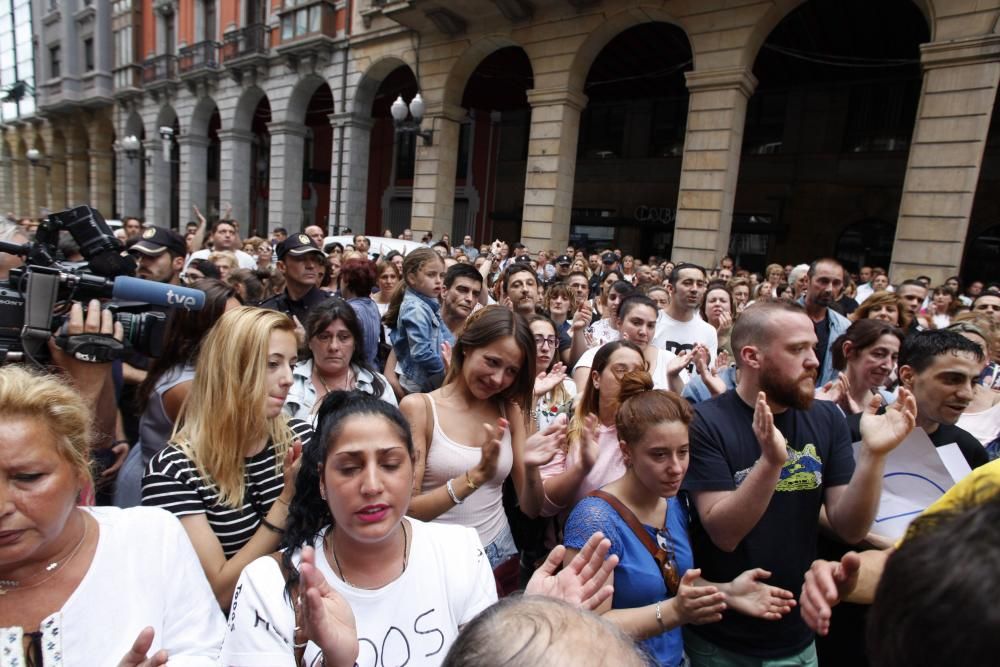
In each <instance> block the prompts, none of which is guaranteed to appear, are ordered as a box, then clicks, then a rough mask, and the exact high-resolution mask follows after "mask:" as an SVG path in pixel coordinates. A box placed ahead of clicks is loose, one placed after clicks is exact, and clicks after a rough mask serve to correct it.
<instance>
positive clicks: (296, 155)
mask: <svg viewBox="0 0 1000 667" xmlns="http://www.w3.org/2000/svg"><path fill="white" fill-rule="evenodd" d="M267 128H268V130H269V131H270V132H271V177H270V180H269V186H268V190H269V193H270V199H269V200H268V207H267V211H268V214H267V226H268V230H267V233H268V236H270V234H271V232H272V231H274V228H275V227H284V228H285V229H287V230H288V231H289V233H292V232H298V231H301V230H302V227H303V225H302V221H303V215H302V159H303V152H304V150H305V136H306V126H305V125H303V124H301V123H291V122H275V123H269V124H268V126H267Z"/></svg>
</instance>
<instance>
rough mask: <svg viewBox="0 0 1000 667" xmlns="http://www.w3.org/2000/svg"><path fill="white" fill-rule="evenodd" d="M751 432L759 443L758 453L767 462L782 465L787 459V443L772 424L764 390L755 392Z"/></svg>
mask: <svg viewBox="0 0 1000 667" xmlns="http://www.w3.org/2000/svg"><path fill="white" fill-rule="evenodd" d="M753 433H754V435H755V436H757V443H758V444H760V453H761V455H762V456H763V457H764V460H766V461H767V462H768V463H773V464H775V465H779V466H780V465H784V463H785V461H787V460H788V445H787V444H786V443H785V436H783V435H781V431H779V430H778V428H777V427H776V426H775V425H774V415H773V414H772V413H771V406H769V405H768V404H767V396H766V395H765V394H764V392H762V391H761V392H758V393H757V404H756V405H755V406H754V409H753Z"/></svg>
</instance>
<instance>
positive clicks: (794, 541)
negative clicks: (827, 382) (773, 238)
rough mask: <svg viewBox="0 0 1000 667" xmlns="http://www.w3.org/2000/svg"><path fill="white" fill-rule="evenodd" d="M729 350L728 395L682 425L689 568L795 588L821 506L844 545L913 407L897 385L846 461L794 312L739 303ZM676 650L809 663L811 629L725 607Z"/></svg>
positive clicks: (805, 323)
mask: <svg viewBox="0 0 1000 667" xmlns="http://www.w3.org/2000/svg"><path fill="white" fill-rule="evenodd" d="M731 345H732V349H733V354H734V356H735V358H736V364H737V366H738V368H739V371H740V375H739V381H738V382H737V385H736V389H734V390H732V391H729V392H726V393H725V394H722V395H721V396H718V397H716V398H715V399H712V400H710V401H706V402H703V403H699V404H698V405H697V406H696V407H695V418H694V420H693V421H692V423H691V429H690V440H691V463H690V467H689V468H688V473H687V478H686V479H685V482H684V488H685V489H686V490H687V491H688V492H689V493H690V495H691V498H692V501H693V503H692V520H691V546H692V549H693V552H694V561H695V563H697V564H698V566H699V567H700V568H701V570H702V576H704V577H705V578H706V579H708V580H710V581H729V580H731V579H733V578H734V577H736V576H737V575H738V574H739V573H741V572H742V571H744V570H746V569H749V568H754V567H762V568H764V569H766V570H768V571H770V572H771V573H772V576H771V578H770V579H769V580H768V583H770V584H773V585H775V586H780V587H782V588H786V589H789V590H793V591H797V590H799V589H800V587H801V586H802V581H803V576H804V574H805V572H806V570H808V569H809V566H810V564H811V563H812V561H813V559H814V558H815V557H816V538H817V532H818V521H819V512H820V508H821V507H823V506H825V507H826V513H827V516H828V517H829V523H830V525H831V527H832V528H833V530H834V531H835V532H836V533H837V534H838V535H839V536H840V537H841V538H842V539H844V540H845V541H847V542H850V543H853V542H858V541H860V540H861V539H863V538H864V536H865V534H866V533H867V532H868V529H869V527H870V526H871V523H872V520H873V519H874V518H875V512H876V510H877V509H878V501H879V496H880V494H881V489H882V466H883V462H884V459H885V456H886V455H887V454H888V453H889V452H890V451H892V449H893V448H895V447H896V446H897V445H898V444H899V443H900V442H901V441H902V439H903V438H904V437H906V435H907V434H908V433H909V432H910V430H911V429H912V428H913V423H914V420H915V416H914V413H915V411H916V410H915V405H914V401H913V398H912V396H910V395H909V393H908V392H907V391H906V390H901V395H900V399H899V401H898V402H897V405H895V406H894V407H892V408H890V410H889V411H888V412H887V413H886V414H884V415H881V416H876V415H875V414H874V413H871V414H867V415H866V416H865V422H864V435H865V437H864V438H863V444H862V447H861V452H860V454H859V457H858V463H857V465H855V462H854V458H853V455H852V452H851V439H850V434H849V432H848V429H847V424H846V422H845V420H844V418H843V415H842V414H841V413H840V411H839V410H838V409H837V408H836V407H835V406H834V405H833V404H832V403H828V402H825V401H815V402H814V401H813V392H814V388H815V378H816V373H817V372H818V368H819V363H818V361H817V359H816V354H815V350H814V348H815V345H816V334H815V331H814V330H813V323H812V321H811V320H810V318H809V316H807V315H806V314H805V312H804V311H803V310H802V309H801V308H800V307H799V306H797V305H794V304H790V303H787V302H784V301H765V302H760V303H757V304H754V305H753V306H751V307H749V308H747V309H746V310H744V311H743V313H742V314H741V315H740V318H739V319H738V320H737V321H736V324H735V325H734V327H733V332H732V337H731ZM685 651H686V652H687V653H688V655H689V657H690V658H691V663H692V665H694V666H695V667H698V666H699V665H706V664H729V663H733V664H736V663H739V664H743V662H740V661H746V660H747V659H750V660H774V659H785V658H788V659H798V660H800V661H801V662H799V663H795V664H803V665H815V664H817V663H816V657H815V656H816V654H815V648H814V646H813V633H812V631H810V630H809V628H808V627H807V626H806V625H805V624H804V623H803V622H802V620H801V618H800V616H799V613H798V610H797V609H793V610H792V612H791V613H790V614H788V615H787V616H786V617H784V618H783V619H781V620H780V621H764V620H759V619H754V618H749V617H746V616H740V615H738V614H734V613H732V612H726V613H725V615H724V617H723V619H722V621H720V622H719V623H712V624H708V625H702V626H690V627H689V628H687V632H686V637H685ZM710 656H714V658H712V657H710ZM720 658H721V659H722V663H717V662H712V660H713V659H715V660H718V659H720ZM789 664H791V663H789Z"/></svg>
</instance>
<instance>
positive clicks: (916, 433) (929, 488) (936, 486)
mask: <svg viewBox="0 0 1000 667" xmlns="http://www.w3.org/2000/svg"><path fill="white" fill-rule="evenodd" d="M860 447H861V443H860V442H856V443H854V456H855V458H857V455H858V450H859V449H860ZM954 447H955V449H956V450H957V449H958V446H957V445H954ZM958 455H959V458H962V462H963V463H965V459H964V458H963V457H962V453H961V451H959V452H958ZM945 457H947V458H948V459H949V461H950V463H949V465H954V466H955V469H956V472H957V473H959V472H960V468H958V467H957V463H956V462H955V461H954V458H953V456H952V455H951V453H950V452H947V453H946V454H945ZM949 465H946V464H945V462H944V460H943V458H942V456H941V455H940V454H939V449H938V448H937V447H935V446H934V443H932V442H931V439H930V438H929V437H928V436H927V433H925V432H924V430H923V429H921V428H915V429H913V431H912V432H911V433H910V435H908V436H907V437H906V439H905V440H903V442H901V443H900V444H899V446H898V447H896V449H894V450H892V452H890V453H889V455H888V456H887V457H886V461H885V473H884V477H883V479H882V499H881V501H880V503H879V508H878V513H877V514H876V515H875V522H874V523H873V524H872V527H871V532H873V533H875V534H877V535H881V536H883V537H886V538H888V539H891V540H898V539H899V538H901V537H902V536H903V535H904V534H905V533H906V529H907V527H908V526H909V525H910V522H911V521H913V520H914V519H915V518H916V517H918V516H919V515H920V513H921V512H923V511H924V510H925V509H927V507H929V506H930V505H931V504H932V503H933V502H934V501H935V500H937V499H938V498H940V497H941V496H942V495H944V493H945V491H947V490H948V489H950V488H951V487H952V486H953V485H954V484H955V478H954V476H953V473H952V472H951V470H950V468H949ZM968 467H969V466H968V464H965V468H966V470H968Z"/></svg>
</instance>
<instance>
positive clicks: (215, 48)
mask: <svg viewBox="0 0 1000 667" xmlns="http://www.w3.org/2000/svg"><path fill="white" fill-rule="evenodd" d="M220 46H221V45H220V44H219V43H218V42H216V41H213V40H206V41H204V42H197V43H195V44H192V45H191V46H185V47H184V48H183V49H181V50H180V52H179V55H178V58H177V69H178V71H179V73H180V75H181V78H186V76H185V75H189V74H190V75H193V74H197V73H208V72H214V71H216V70H218V69H219V47H220Z"/></svg>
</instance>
